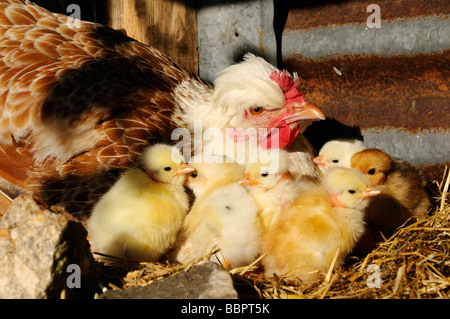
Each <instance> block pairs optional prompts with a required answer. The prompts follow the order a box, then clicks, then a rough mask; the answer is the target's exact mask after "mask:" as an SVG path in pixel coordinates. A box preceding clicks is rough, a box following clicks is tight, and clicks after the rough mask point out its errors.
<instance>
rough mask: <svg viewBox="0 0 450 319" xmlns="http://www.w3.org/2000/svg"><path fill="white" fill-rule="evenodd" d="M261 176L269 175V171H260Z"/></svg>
mask: <svg viewBox="0 0 450 319" xmlns="http://www.w3.org/2000/svg"><path fill="white" fill-rule="evenodd" d="M261 176H262V177H267V176H269V173H268V172H264V173H261Z"/></svg>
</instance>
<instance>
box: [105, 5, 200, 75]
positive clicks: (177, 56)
mask: <svg viewBox="0 0 450 319" xmlns="http://www.w3.org/2000/svg"><path fill="white" fill-rule="evenodd" d="M191 2H192V1H190V0H184V1H168V0H127V1H116V0H108V1H107V2H106V7H105V8H104V9H105V10H106V14H105V16H106V21H105V24H106V25H108V26H110V27H112V28H114V29H121V30H125V31H126V33H127V35H128V36H130V37H132V38H134V39H136V40H138V41H140V42H142V43H145V44H148V45H151V46H153V47H155V48H157V49H159V50H161V51H162V52H164V53H166V54H167V55H169V56H170V57H172V58H173V59H174V60H175V61H177V62H178V63H180V64H181V65H183V66H184V67H186V68H188V69H189V70H191V71H193V72H195V73H198V50H197V43H198V42H197V17H196V8H195V7H194V6H193V5H189V3H191Z"/></svg>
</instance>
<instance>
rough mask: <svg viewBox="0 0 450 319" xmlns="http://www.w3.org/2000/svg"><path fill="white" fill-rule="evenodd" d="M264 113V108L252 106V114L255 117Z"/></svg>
mask: <svg viewBox="0 0 450 319" xmlns="http://www.w3.org/2000/svg"><path fill="white" fill-rule="evenodd" d="M263 111H264V108H263V107H262V106H252V107H251V108H250V113H252V114H253V115H260V114H261V113H262V112H263Z"/></svg>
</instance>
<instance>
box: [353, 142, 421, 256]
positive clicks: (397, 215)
mask: <svg viewBox="0 0 450 319" xmlns="http://www.w3.org/2000/svg"><path fill="white" fill-rule="evenodd" d="M351 166H352V167H353V168H356V169H358V170H360V171H361V172H363V173H364V174H365V175H366V176H367V178H368V179H369V180H370V182H371V183H372V185H375V186H376V187H377V188H378V189H379V190H380V191H381V195H380V196H377V197H376V198H373V199H372V200H370V204H369V206H368V207H367V209H366V210H365V220H366V223H367V230H366V232H365V233H364V236H363V237H362V238H361V240H360V241H359V242H358V244H357V246H356V248H355V252H354V253H355V255H357V256H359V257H362V256H364V255H366V254H367V253H368V252H370V251H371V250H372V249H373V248H374V246H375V245H376V243H378V242H380V241H382V240H383V237H386V238H388V237H390V236H391V235H392V234H393V233H394V232H395V230H396V229H397V228H398V227H400V226H401V225H403V224H404V223H405V222H407V221H408V220H411V221H412V219H411V218H413V217H423V216H424V215H425V214H426V213H427V211H428V209H429V207H430V200H429V197H428V194H427V191H426V189H425V186H426V182H425V179H424V178H423V177H422V175H421V173H420V171H419V170H418V169H417V168H415V167H414V166H413V165H411V164H409V163H407V162H405V161H402V160H398V159H393V158H391V157H390V156H389V155H388V154H387V153H385V152H383V151H381V150H378V149H373V148H370V149H366V150H363V151H361V152H358V153H356V154H354V155H353V157H352V159H351Z"/></svg>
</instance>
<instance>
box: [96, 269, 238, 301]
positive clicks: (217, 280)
mask: <svg viewBox="0 0 450 319" xmlns="http://www.w3.org/2000/svg"><path fill="white" fill-rule="evenodd" d="M237 297H238V294H237V292H236V290H235V289H234V286H233V280H232V278H231V276H230V275H229V274H228V272H227V271H226V270H225V269H224V268H223V267H221V266H219V265H217V264H216V263H213V262H207V263H204V264H200V265H197V266H195V267H193V268H191V269H190V270H188V271H187V272H182V273H178V274H175V275H172V276H170V277H168V278H165V279H163V280H159V281H155V282H154V283H152V284H150V285H147V286H144V287H132V288H129V289H126V290H109V291H107V292H105V293H103V294H101V295H100V296H99V298H102V299H236V298H237Z"/></svg>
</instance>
